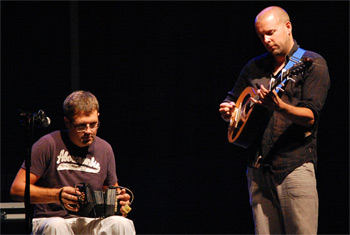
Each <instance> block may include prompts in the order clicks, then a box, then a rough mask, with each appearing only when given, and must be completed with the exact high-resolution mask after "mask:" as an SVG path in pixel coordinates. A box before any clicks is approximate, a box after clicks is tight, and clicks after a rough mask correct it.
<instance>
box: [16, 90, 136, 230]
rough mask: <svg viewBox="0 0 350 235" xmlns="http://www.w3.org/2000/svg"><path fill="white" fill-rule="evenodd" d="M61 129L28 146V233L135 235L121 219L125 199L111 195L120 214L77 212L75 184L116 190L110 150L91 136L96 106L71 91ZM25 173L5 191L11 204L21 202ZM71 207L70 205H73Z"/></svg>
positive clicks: (91, 99)
mask: <svg viewBox="0 0 350 235" xmlns="http://www.w3.org/2000/svg"><path fill="white" fill-rule="evenodd" d="M63 110H64V115H65V117H64V122H65V125H66V127H67V130H62V131H58V130H57V131H54V132H52V133H50V134H47V135H45V136H43V137H42V138H40V139H39V140H38V141H37V142H36V143H35V144H34V145H33V147H32V155H31V168H30V202H31V203H32V204H35V206H34V216H33V234H65V235H66V234H97V233H98V234H101V233H104V234H135V227H134V223H133V221H131V220H129V219H127V218H126V216H127V213H126V211H128V210H125V208H124V207H125V206H127V207H128V205H129V204H130V202H129V199H130V195H128V194H127V193H126V192H125V189H122V190H121V191H120V194H119V195H118V196H117V198H118V199H120V205H121V206H122V207H121V209H120V212H121V214H122V216H117V215H113V216H109V217H106V218H88V217H81V216H77V215H73V214H71V213H68V212H67V210H66V209H65V208H67V209H69V210H72V211H75V212H78V210H79V207H78V206H76V205H78V197H77V196H80V195H81V192H79V191H77V190H76V189H75V188H74V186H75V184H76V183H88V184H90V185H91V186H92V188H93V189H94V190H105V189H106V188H107V187H108V186H118V179H117V175H116V168H115V158H114V153H113V150H112V147H111V146H110V144H109V143H107V142H106V141H105V140H103V139H101V138H99V137H98V136H96V134H97V129H98V127H99V126H100V123H99V119H98V117H99V103H98V101H97V99H96V97H95V96H94V95H93V94H91V93H90V92H86V91H75V92H73V93H72V94H70V95H69V96H68V97H67V98H66V99H65V101H64V103H63ZM25 182H26V169H25V164H24V163H23V165H22V167H21V169H20V170H19V171H18V173H17V176H16V178H15V180H14V182H13V184H12V187H11V195H12V197H13V199H14V200H20V201H23V200H24V194H25ZM74 205H75V206H74Z"/></svg>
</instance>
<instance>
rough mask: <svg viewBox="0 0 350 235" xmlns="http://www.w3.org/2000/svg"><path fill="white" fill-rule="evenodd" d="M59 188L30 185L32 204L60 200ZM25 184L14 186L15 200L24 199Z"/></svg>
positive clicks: (12, 190)
mask: <svg viewBox="0 0 350 235" xmlns="http://www.w3.org/2000/svg"><path fill="white" fill-rule="evenodd" d="M60 190H61V189H59V188H57V189H56V188H42V187H38V186H36V185H30V202H31V203H32V204H47V203H55V202H59V198H58V195H59V192H60ZM24 192H25V184H23V185H21V186H19V187H16V188H12V189H11V195H12V198H13V200H16V201H24V194H25V193H24Z"/></svg>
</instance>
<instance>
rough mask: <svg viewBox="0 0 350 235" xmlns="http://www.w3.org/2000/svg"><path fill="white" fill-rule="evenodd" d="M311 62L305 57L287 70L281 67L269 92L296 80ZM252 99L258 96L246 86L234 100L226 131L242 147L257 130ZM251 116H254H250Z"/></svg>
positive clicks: (229, 138) (280, 88)
mask: <svg viewBox="0 0 350 235" xmlns="http://www.w3.org/2000/svg"><path fill="white" fill-rule="evenodd" d="M312 62H313V61H312V59H310V58H307V57H305V58H303V60H302V61H299V62H298V63H295V64H294V65H293V66H292V67H291V68H289V69H288V70H285V69H283V70H282V72H281V73H280V75H279V76H278V78H277V79H276V80H275V82H274V83H272V84H271V85H270V92H272V91H273V90H274V91H276V93H277V94H278V93H279V91H284V90H283V88H284V87H285V86H286V83H287V82H288V81H292V82H296V79H297V77H298V76H300V75H305V73H306V71H307V70H306V69H307V68H308V67H309V66H311V64H312ZM252 99H255V100H259V99H260V97H259V96H258V94H257V90H256V89H255V88H253V87H251V86H248V87H246V88H245V89H244V90H243V91H242V92H241V94H240V95H239V97H238V99H237V101H236V107H235V108H234V110H233V112H232V114H231V118H230V122H229V127H228V132H227V138H228V141H229V142H230V143H233V144H235V145H238V146H240V147H243V148H248V147H249V146H250V144H251V143H252V141H253V139H254V137H255V135H256V134H257V132H258V131H259V127H258V125H257V124H256V119H255V118H257V117H255V116H254V107H255V103H254V102H253V101H252ZM252 116H254V117H253V118H252Z"/></svg>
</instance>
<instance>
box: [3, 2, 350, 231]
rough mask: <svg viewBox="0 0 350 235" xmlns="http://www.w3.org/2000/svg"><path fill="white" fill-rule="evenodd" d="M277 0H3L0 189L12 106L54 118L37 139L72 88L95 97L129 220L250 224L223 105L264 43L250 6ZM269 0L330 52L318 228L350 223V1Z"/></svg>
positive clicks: (14, 132)
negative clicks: (127, 200)
mask: <svg viewBox="0 0 350 235" xmlns="http://www.w3.org/2000/svg"><path fill="white" fill-rule="evenodd" d="M274 4H276V3H274V2H235V1H233V2H228V1H225V2H209V1H205V2H168V1H166V2H89V1H87V2H79V4H76V5H74V4H73V7H72V5H71V3H70V2H44V1H43V2H6V1H5V2H1V49H2V50H1V55H2V61H1V201H2V202H8V201H11V199H10V197H9V188H10V185H11V183H12V180H13V178H14V177H15V175H16V173H17V170H18V169H19V167H20V165H21V163H22V161H23V158H24V144H23V139H24V138H23V132H22V130H21V128H20V126H19V116H18V109H23V110H27V111H31V112H36V111H37V110H38V109H43V110H44V111H45V112H46V113H47V115H48V116H49V117H50V118H51V120H52V124H51V125H50V126H49V127H48V128H46V129H38V130H36V132H35V138H34V139H37V138H39V137H40V136H42V135H44V134H46V133H48V132H50V131H53V130H55V129H59V128H63V127H64V126H63V118H62V115H63V114H62V109H61V105H62V102H63V100H64V98H65V97H66V96H67V95H68V94H69V93H70V92H71V91H72V90H73V89H75V88H79V89H84V90H89V91H91V92H93V93H94V94H95V95H96V96H97V97H98V99H99V101H100V105H101V116H100V117H101V123H102V124H101V127H100V129H99V132H98V134H99V136H100V137H102V138H104V139H106V140H107V141H108V142H109V143H111V145H112V146H113V148H114V151H115V154H116V162H117V174H118V177H119V183H120V184H121V185H124V186H127V187H129V188H131V189H132V190H133V192H134V194H135V202H134V204H133V211H132V213H131V214H130V218H131V219H133V220H134V223H135V227H136V230H137V232H138V233H233V234H242V233H253V232H254V230H253V221H252V219H251V212H250V207H249V202H248V193H247V186H246V178H245V158H244V156H241V155H240V154H239V149H238V148H237V147H235V146H233V145H230V144H229V143H228V142H227V140H226V130H227V124H226V123H225V122H224V121H222V119H221V118H220V116H219V113H218V106H219V103H220V102H221V101H222V100H223V99H224V98H225V96H226V93H227V91H229V90H230V89H231V88H232V86H233V84H234V82H235V80H236V78H237V76H238V73H239V71H240V69H241V68H242V66H243V65H244V64H245V63H246V62H247V61H248V60H249V59H250V58H252V57H254V56H257V55H259V54H261V53H263V52H265V51H264V48H263V46H262V45H261V43H260V42H259V40H258V38H257V37H256V35H255V30H254V18H255V16H256V14H257V13H258V12H259V11H260V10H262V9H263V8H264V7H266V6H269V5H274ZM278 4H279V5H280V6H282V7H283V8H285V9H286V10H287V11H288V13H289V14H290V17H291V21H292V24H293V34H294V37H295V38H296V39H297V41H298V43H299V44H300V45H301V46H302V47H303V48H305V49H309V50H313V51H316V52H318V53H320V54H321V55H323V56H324V57H325V58H326V60H327V62H328V66H329V72H330V75H331V81H332V87H331V90H330V92H329V95H328V99H327V102H326V104H325V108H324V111H323V113H322V116H321V121H320V131H319V146H318V151H319V167H318V173H317V174H318V175H317V177H318V189H319V197H320V216H319V232H320V233H330V234H334V233H344V234H345V233H349V226H348V221H349V203H348V201H349V174H348V166H349V161H348V157H349V151H348V134H349V133H348V127H349V126H348V120H349V119H348V117H349V116H348V107H349V105H348V101H349V97H348V84H349V83H348V80H349V67H348V66H349V3H348V2H324V1H322V2H299V1H290V2H288V1H284V2H281V3H278ZM71 10H73V11H71ZM72 12H73V15H75V17H78V19H79V22H78V24H77V25H75V28H74V27H73V33H72V34H71V26H72V23H73V21H74V20H72V19H71V18H70V16H71V13H72ZM74 30H75V31H74ZM74 35H75V36H74ZM74 40H75V42H76V41H77V40H78V42H79V43H78V47H76V48H75V49H74V50H71V44H72V43H74ZM76 52H78V55H79V56H78V57H76V56H75V55H77V54H74V53H76ZM77 61H78V62H79V64H78V65H77V64H76V62H77ZM78 77H79V79H78V80H77V78H78ZM72 80H73V85H71V84H72ZM74 82H75V85H74Z"/></svg>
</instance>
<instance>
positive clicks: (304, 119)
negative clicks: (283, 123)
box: [276, 103, 315, 127]
mask: <svg viewBox="0 0 350 235" xmlns="http://www.w3.org/2000/svg"><path fill="white" fill-rule="evenodd" d="M276 111H277V112H280V113H281V114H282V115H283V116H284V117H286V118H288V119H289V120H291V121H292V122H294V123H296V124H298V125H300V126H305V127H311V126H312V125H313V124H314V122H315V117H314V113H313V112H312V111H311V110H310V109H309V108H305V107H296V106H292V105H289V104H286V103H283V104H281V106H280V108H279V109H278V110H276Z"/></svg>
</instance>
